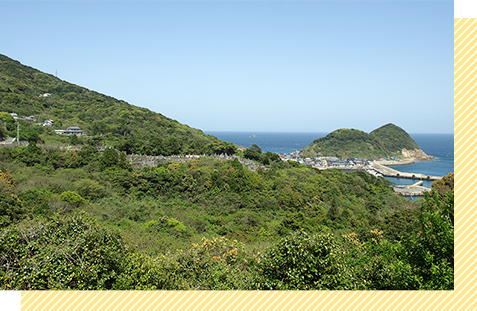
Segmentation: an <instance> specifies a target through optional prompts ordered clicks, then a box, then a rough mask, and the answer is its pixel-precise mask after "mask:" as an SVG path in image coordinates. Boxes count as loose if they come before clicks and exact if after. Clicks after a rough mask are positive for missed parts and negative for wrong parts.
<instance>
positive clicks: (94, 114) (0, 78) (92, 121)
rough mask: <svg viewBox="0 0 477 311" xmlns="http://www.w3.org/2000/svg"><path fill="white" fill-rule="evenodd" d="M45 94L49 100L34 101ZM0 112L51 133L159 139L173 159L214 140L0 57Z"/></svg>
mask: <svg viewBox="0 0 477 311" xmlns="http://www.w3.org/2000/svg"><path fill="white" fill-rule="evenodd" d="M45 93H48V94H50V95H51V97H50V96H45V97H43V96H40V95H43V94H45ZM0 111H4V112H15V113H17V114H18V116H32V115H33V116H36V118H37V121H36V122H43V121H44V120H47V119H52V120H53V121H54V124H55V129H66V128H67V127H68V126H78V127H80V128H81V129H82V130H83V131H84V132H85V133H86V134H88V135H102V136H104V135H106V136H108V135H109V136H111V137H114V136H125V137H129V138H134V139H137V140H140V141H148V140H150V139H153V138H155V139H158V138H160V139H161V140H162V141H167V143H169V144H170V145H174V148H175V150H176V152H177V153H196V152H203V151H204V148H205V146H206V145H207V144H209V143H212V144H214V143H216V144H217V143H220V140H218V139H217V138H215V137H213V136H211V135H206V134H204V133H203V132H202V131H201V130H198V129H194V128H191V127H189V126H187V125H184V124H181V123H179V122H178V121H176V120H173V119H170V118H167V117H165V116H163V115H162V114H160V113H156V112H153V111H151V110H149V109H146V108H140V107H136V106H133V105H131V104H128V103H127V102H125V101H122V100H118V99H116V98H113V97H110V96H106V95H103V94H100V93H98V92H95V91H91V90H88V89H86V88H84V87H80V86H78V85H75V84H72V83H68V82H66V81H63V80H61V79H58V78H56V77H55V76H53V75H50V74H46V73H44V72H41V71H39V70H37V69H34V68H31V67H28V66H25V65H22V64H21V63H20V62H18V61H15V60H13V59H11V58H9V57H7V56H5V55H2V54H0Z"/></svg>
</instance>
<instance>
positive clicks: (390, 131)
mask: <svg viewBox="0 0 477 311" xmlns="http://www.w3.org/2000/svg"><path fill="white" fill-rule="evenodd" d="M369 136H370V137H373V138H374V139H376V140H377V141H379V143H380V144H381V146H383V147H384V149H386V150H388V151H390V152H399V151H401V150H402V149H403V148H406V149H408V150H414V149H420V148H419V146H418V145H417V143H416V142H415V141H414V140H413V139H412V138H411V136H409V134H408V133H406V131H404V130H403V129H402V128H400V127H399V126H396V125H394V124H392V123H389V124H386V125H383V126H381V127H380V128H377V129H375V130H374V131H372V132H371V133H369Z"/></svg>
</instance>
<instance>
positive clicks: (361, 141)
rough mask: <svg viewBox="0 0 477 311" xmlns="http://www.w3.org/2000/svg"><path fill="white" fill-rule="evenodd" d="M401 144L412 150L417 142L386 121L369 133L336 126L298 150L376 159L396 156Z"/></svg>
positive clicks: (344, 157)
mask: <svg viewBox="0 0 477 311" xmlns="http://www.w3.org/2000/svg"><path fill="white" fill-rule="evenodd" d="M403 148H406V149H408V150H415V149H419V146H418V145H417V144H416V142H415V141H414V140H413V139H412V138H411V137H410V136H409V134H408V133H406V132H405V131H404V130H403V129H401V128H400V127H398V126H396V125H394V124H391V123H390V124H386V125H384V126H382V127H380V128H378V129H376V130H374V131H372V132H371V133H369V134H367V133H365V132H363V131H360V130H356V129H339V130H336V131H333V132H331V133H330V134H328V135H326V136H325V137H322V138H318V139H315V140H314V141H313V142H312V143H311V144H310V145H309V146H307V147H305V148H303V149H302V150H301V151H303V153H304V156H306V157H314V156H335V157H337V158H341V159H346V158H363V159H377V158H379V157H391V156H396V157H399V156H400V155H401V150H402V149H403Z"/></svg>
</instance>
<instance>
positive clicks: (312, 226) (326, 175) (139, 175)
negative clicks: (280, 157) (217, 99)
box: [0, 144, 454, 289]
mask: <svg viewBox="0 0 477 311" xmlns="http://www.w3.org/2000/svg"><path fill="white" fill-rule="evenodd" d="M255 151H256V152H257V154H258V155H260V154H261V153H259V152H258V151H259V150H255ZM271 164H273V163H271ZM0 167H2V176H3V177H2V180H3V184H2V185H3V188H2V191H1V195H2V202H1V203H2V205H1V206H2V210H1V211H2V215H3V216H2V217H3V218H2V220H3V222H2V224H1V226H2V229H1V230H0V245H2V247H3V248H2V250H1V252H0V253H1V254H2V255H1V257H0V261H1V262H2V264H1V267H2V268H1V271H0V280H1V284H2V285H1V286H2V288H4V289H45V288H56V289H430V288H431V289H452V288H453V271H454V270H453V189H450V190H448V191H445V192H443V193H442V194H441V195H440V194H437V193H436V194H435V195H434V196H432V197H428V198H426V199H425V200H424V201H423V202H422V203H420V204H415V203H413V202H411V201H409V200H407V199H405V198H403V197H400V196H398V195H396V194H395V193H394V192H393V190H392V188H391V187H389V184H388V183H387V181H386V180H383V179H377V178H375V177H373V176H372V175H369V174H366V173H364V172H354V173H348V174H346V173H343V172H341V171H339V170H336V169H330V170H325V171H319V170H314V169H312V168H309V167H306V166H304V165H298V164H296V163H293V164H291V163H290V164H287V163H285V162H282V164H281V165H272V166H271V167H272V168H271V169H268V170H260V171H256V172H252V171H250V170H248V169H247V168H246V167H245V166H244V165H242V164H241V163H240V161H239V160H238V159H236V160H233V161H232V160H228V161H221V160H216V159H212V158H208V157H202V158H200V159H197V160H193V161H189V162H187V163H182V164H180V163H166V164H163V165H159V166H157V167H145V168H143V169H142V170H134V169H133V168H132V167H131V165H130V164H128V162H127V160H126V159H125V154H124V153H121V152H118V151H116V150H114V149H106V150H104V151H102V152H98V151H97V149H96V148H93V147H91V146H83V147H82V149H81V150H71V151H67V150H59V149H51V148H40V147H38V146H35V145H34V144H31V145H29V146H28V147H16V148H2V149H0ZM446 181H448V180H447V179H446ZM448 184H450V183H448ZM452 185H453V184H452ZM79 263H81V264H79Z"/></svg>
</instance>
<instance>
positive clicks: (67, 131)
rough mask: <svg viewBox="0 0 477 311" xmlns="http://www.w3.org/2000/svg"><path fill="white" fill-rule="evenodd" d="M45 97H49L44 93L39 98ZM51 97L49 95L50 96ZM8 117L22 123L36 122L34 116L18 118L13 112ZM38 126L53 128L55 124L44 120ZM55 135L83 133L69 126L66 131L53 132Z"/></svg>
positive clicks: (77, 128) (75, 127)
mask: <svg viewBox="0 0 477 311" xmlns="http://www.w3.org/2000/svg"><path fill="white" fill-rule="evenodd" d="M46 95H50V94H48V93H45V94H43V95H40V97H42V96H43V97H48V96H46ZM50 97H51V95H50ZM10 115H11V116H12V117H13V118H14V119H15V120H24V121H30V122H35V121H36V117H35V116H29V117H21V118H20V117H18V115H17V114H16V113H14V112H11V113H10ZM38 125H43V126H49V127H53V126H54V125H55V123H54V122H53V120H45V121H44V122H43V124H42V123H38ZM55 133H56V134H60V135H83V131H82V130H81V129H80V128H79V127H77V126H70V127H68V128H67V129H66V130H55Z"/></svg>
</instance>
